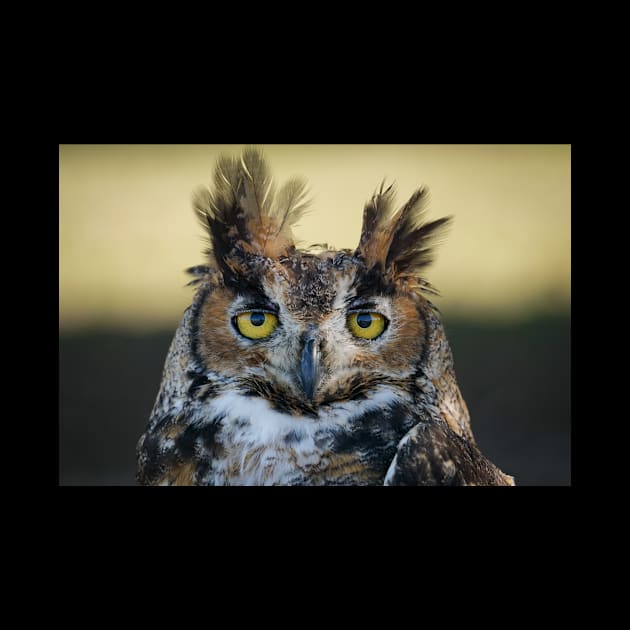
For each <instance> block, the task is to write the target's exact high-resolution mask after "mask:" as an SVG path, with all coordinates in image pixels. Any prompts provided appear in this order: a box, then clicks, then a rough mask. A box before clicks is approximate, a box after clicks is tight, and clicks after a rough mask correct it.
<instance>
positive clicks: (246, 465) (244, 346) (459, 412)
mask: <svg viewBox="0 0 630 630" xmlns="http://www.w3.org/2000/svg"><path fill="white" fill-rule="evenodd" d="M425 197H426V193H425V190H424V189H420V190H417V191H416V192H415V193H414V194H413V195H412V196H411V198H410V199H409V201H408V202H407V203H406V204H405V205H403V206H402V207H401V208H400V209H398V210H395V209H394V191H393V188H392V187H389V188H387V189H384V187H383V186H381V187H380V190H378V192H376V193H375V194H374V196H373V197H372V198H371V200H370V201H369V202H368V203H367V205H366V206H365V209H364V211H363V227H362V231H361V237H360V241H359V245H358V247H357V248H356V249H355V250H354V251H352V250H350V249H343V250H338V251H335V250H332V249H330V248H328V247H320V248H318V249H316V250H314V249H307V250H302V249H298V248H296V246H295V243H294V239H293V236H292V231H291V227H292V226H293V225H294V224H295V222H296V221H297V220H298V219H299V218H300V216H302V214H303V212H304V210H305V208H306V205H307V204H306V187H305V184H304V183H303V182H302V181H300V180H297V179H294V180H291V181H289V182H288V183H286V184H285V185H284V186H283V187H282V188H281V189H280V190H279V191H278V192H277V194H276V193H275V188H274V185H273V183H272V179H271V176H270V174H269V171H268V169H267V166H266V163H265V161H264V159H263V157H262V155H261V154H260V153H259V152H258V151H257V150H255V149H247V150H245V151H244V152H243V154H242V156H241V157H240V158H235V157H223V158H221V159H219V161H218V163H217V166H216V169H215V173H214V185H213V189H212V190H204V191H203V192H201V193H198V194H197V196H196V198H195V209H196V212H197V214H198V217H199V218H200V219H201V221H202V223H203V225H204V227H205V229H207V231H208V234H209V238H210V245H211V247H210V249H208V251H207V252H206V253H207V256H208V260H207V264H206V265H202V266H197V267H192V268H191V269H189V270H188V271H189V272H190V273H191V274H193V275H194V276H195V278H194V279H193V281H192V283H191V284H195V285H196V286H197V290H196V293H195V297H194V300H193V303H192V304H191V306H190V307H188V309H186V311H185V313H184V316H183V319H182V321H181V323H180V324H179V327H178V329H177V331H176V333H175V337H174V339H173V341H172V344H171V347H170V350H169V352H168V356H167V358H166V364H165V366H164V371H163V375H162V383H161V386H160V390H159V393H158V396H157V399H156V401H155V405H154V407H153V411H152V413H151V417H150V420H149V425H148V427H147V430H146V432H145V433H144V435H142V437H141V438H140V441H139V443H138V447H137V458H138V467H137V480H138V482H139V483H141V484H147V485H383V484H384V485H513V484H514V480H513V478H512V477H510V476H508V475H506V474H504V473H503V472H501V471H500V470H499V469H498V468H497V467H496V466H495V465H494V464H492V463H491V462H490V461H489V460H488V459H486V457H484V455H483V454H482V453H481V452H480V450H479V448H478V447H477V445H476V443H475V439H474V437H473V435H472V432H471V428H470V420H469V414H468V410H467V408H466V403H465V402H464V400H463V398H462V396H461V394H460V391H459V388H458V386H457V382H456V379H455V372H454V370H453V360H452V356H451V350H450V347H449V344H448V341H447V339H446V337H445V334H444V330H443V327H442V324H441V322H440V318H439V316H438V313H437V311H436V309H435V307H434V306H433V305H432V304H431V302H430V301H429V300H428V298H427V295H430V294H431V292H432V287H431V285H430V284H429V283H428V282H427V281H426V280H425V279H424V277H423V275H422V274H423V272H424V269H425V268H426V266H427V265H428V264H429V263H430V261H431V242H432V239H433V238H434V237H435V236H436V234H437V233H438V232H439V230H440V229H441V228H442V227H443V226H444V225H445V224H446V223H447V222H448V221H449V219H448V218H442V219H438V220H437V221H432V222H426V221H425V220H424V212H423V205H424V200H425Z"/></svg>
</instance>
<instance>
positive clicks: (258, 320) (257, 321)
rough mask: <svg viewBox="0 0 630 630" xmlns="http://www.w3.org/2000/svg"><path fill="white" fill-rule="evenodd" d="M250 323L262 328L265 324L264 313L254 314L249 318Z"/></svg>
mask: <svg viewBox="0 0 630 630" xmlns="http://www.w3.org/2000/svg"><path fill="white" fill-rule="evenodd" d="M249 321H250V322H251V324H252V326H262V325H263V324H264V323H265V314H264V313H252V314H251V315H250V316H249Z"/></svg>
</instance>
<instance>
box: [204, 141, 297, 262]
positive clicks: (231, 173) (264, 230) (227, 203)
mask: <svg viewBox="0 0 630 630" xmlns="http://www.w3.org/2000/svg"><path fill="white" fill-rule="evenodd" d="M212 183H213V186H212V188H211V189H210V190H208V189H205V188H204V189H201V190H199V191H197V193H196V194H195V196H194V199H193V206H194V208H195V212H196V213H197V216H198V218H199V219H200V221H201V222H202V224H203V226H204V228H205V229H206V230H207V233H208V235H209V239H210V248H209V249H208V250H207V252H206V253H207V254H208V255H209V256H210V258H211V259H214V261H215V262H216V264H217V265H218V266H219V267H220V268H222V269H223V270H224V271H225V270H227V268H233V267H234V265H233V264H231V263H230V259H234V258H237V259H242V258H243V257H244V256H245V257H247V256H262V257H265V258H273V259H277V258H279V257H281V256H286V255H289V254H290V252H291V251H292V250H293V249H294V248H295V239H294V237H293V232H292V229H291V228H292V227H293V226H294V225H295V223H296V222H297V221H298V220H299V219H300V217H302V216H303V214H304V212H305V210H306V208H307V205H308V201H307V199H306V195H307V191H306V184H305V182H303V181H302V180H300V179H292V180H289V181H288V182H287V183H286V184H285V185H284V186H283V187H282V188H281V189H280V191H279V193H278V194H277V195H276V191H275V186H274V183H273V178H272V176H271V173H270V172H269V169H268V168H267V164H266V162H265V160H264V157H263V154H262V152H261V151H259V150H258V149H256V148H253V147H251V148H247V149H245V150H244V151H243V153H242V155H241V156H240V157H238V158H237V157H233V156H223V157H221V158H219V160H218V161H217V165H216V167H215V171H214V177H213V182H212Z"/></svg>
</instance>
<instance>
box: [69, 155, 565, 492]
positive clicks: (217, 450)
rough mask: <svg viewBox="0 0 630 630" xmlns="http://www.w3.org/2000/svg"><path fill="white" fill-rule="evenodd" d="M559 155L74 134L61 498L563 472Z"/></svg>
mask: <svg viewBox="0 0 630 630" xmlns="http://www.w3.org/2000/svg"><path fill="white" fill-rule="evenodd" d="M570 356H571V145H570V144H273V143H262V144H255V143H252V144H59V426H58V433H59V443H58V448H59V452H58V461H59V471H58V485H60V486H136V487H140V486H155V485H157V486H171V485H189V486H190V485H193V486H215V485H220V486H258V485H264V486H270V485H279V486H382V485H385V486H392V485H403V486H516V487H520V486H570V485H571V411H570V409H571V405H570V396H571V377H570V375H571V361H570Z"/></svg>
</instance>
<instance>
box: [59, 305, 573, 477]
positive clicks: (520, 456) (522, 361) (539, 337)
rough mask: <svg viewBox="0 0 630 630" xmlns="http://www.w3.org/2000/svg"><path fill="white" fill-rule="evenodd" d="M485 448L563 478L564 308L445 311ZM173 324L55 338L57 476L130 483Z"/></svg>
mask: <svg viewBox="0 0 630 630" xmlns="http://www.w3.org/2000/svg"><path fill="white" fill-rule="evenodd" d="M445 326H446V331H447V335H448V338H449V340H450V343H451V347H452V349H453V354H454V357H455V369H456V372H457V377H458V382H459V386H460V389H461V391H462V394H463V396H464V398H465V400H466V402H467V404H468V408H469V410H470V414H471V418H472V426H473V431H474V433H475V436H476V438H477V442H478V444H479V446H480V448H481V449H482V451H483V452H484V453H485V454H486V455H487V456H488V457H489V458H490V459H491V460H492V461H494V462H495V463H496V464H497V465H498V466H499V467H500V468H501V469H502V470H503V471H504V472H506V473H508V474H511V475H513V476H514V477H515V479H516V483H517V485H570V483H571V460H570V404H569V399H570V385H569V383H570V317H569V316H538V317H532V318H530V319H528V320H527V321H521V322H506V323H502V324H497V323H492V324H484V323H480V322H473V321H468V320H454V319H448V318H446V320H445ZM174 331H175V327H173V329H172V330H169V331H166V332H163V333H154V334H146V335H137V334H131V333H121V332H119V331H114V330H110V331H108V330H101V331H92V332H85V333H74V334H62V335H60V338H59V366H60V375H59V381H60V392H59V398H60V403H59V404H60V409H59V483H60V484H61V485H133V484H134V483H135V480H134V472H135V446H136V442H137V440H138V438H139V436H140V434H141V433H142V432H143V431H144V428H145V426H146V424H147V421H148V418H149V414H150V412H151V408H152V406H153V402H154V399H155V396H156V394H157V391H158V387H159V383H160V377H161V373H162V365H163V363H164V360H165V358H166V353H167V350H168V346H169V344H170V341H171V337H172V335H173V333H174Z"/></svg>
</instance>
